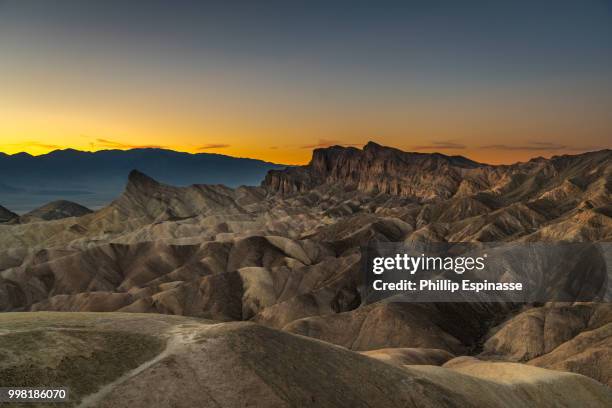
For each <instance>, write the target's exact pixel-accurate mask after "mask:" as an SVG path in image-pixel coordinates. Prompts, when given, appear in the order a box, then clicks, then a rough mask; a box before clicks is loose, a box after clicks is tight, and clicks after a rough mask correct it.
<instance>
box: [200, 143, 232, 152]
mask: <svg viewBox="0 0 612 408" xmlns="http://www.w3.org/2000/svg"><path fill="white" fill-rule="evenodd" d="M226 147H230V145H228V144H221V143H209V144H207V145H204V146H200V147H198V150H209V149H225V148H226Z"/></svg>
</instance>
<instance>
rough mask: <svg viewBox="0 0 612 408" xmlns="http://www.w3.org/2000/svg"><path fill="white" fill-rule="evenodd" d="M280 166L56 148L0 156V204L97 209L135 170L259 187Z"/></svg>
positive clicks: (18, 208) (21, 208)
mask: <svg viewBox="0 0 612 408" xmlns="http://www.w3.org/2000/svg"><path fill="white" fill-rule="evenodd" d="M283 167H286V166H284V165H279V164H274V163H268V162H265V161H261V160H254V159H244V158H236V157H230V156H224V155H220V154H209V153H198V154H190V153H183V152H176V151H172V150H164V149H132V150H127V151H122V150H103V151H98V152H83V151H78V150H73V149H66V150H56V151H53V152H51V153H48V154H44V155H41V156H32V155H29V154H27V153H18V154H14V155H7V154H4V153H0V195H1V197H2V199H1V204H2V205H3V206H5V207H6V208H8V209H9V210H11V211H13V212H17V213H24V212H27V211H30V210H32V209H34V208H37V207H39V206H41V205H43V204H46V203H48V202H49V201H53V200H60V199H70V200H74V201H77V202H79V203H81V204H83V205H85V206H87V207H90V208H93V209H96V208H100V207H102V206H103V205H106V204H108V203H109V202H110V201H111V200H112V199H114V198H115V197H117V196H118V195H119V194H120V193H121V191H122V190H123V187H124V186H125V180H126V178H127V175H128V174H129V172H130V171H131V170H132V169H138V170H140V171H142V172H144V173H146V174H149V175H151V176H153V177H155V178H156V179H157V180H160V181H163V182H165V183H169V184H173V185H179V186H186V185H191V184H224V185H227V186H230V187H236V186H239V185H258V184H259V183H260V182H261V181H262V179H263V178H264V177H265V175H266V173H267V172H268V170H272V169H280V168H283Z"/></svg>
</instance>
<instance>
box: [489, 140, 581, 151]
mask: <svg viewBox="0 0 612 408" xmlns="http://www.w3.org/2000/svg"><path fill="white" fill-rule="evenodd" d="M480 148H481V149H493V150H530V151H539V150H543V151H552V150H567V149H568V148H569V147H568V146H567V145H563V144H558V143H550V142H531V143H528V144H524V145H507V144H492V145H485V146H481V147H480Z"/></svg>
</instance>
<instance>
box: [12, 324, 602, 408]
mask: <svg viewBox="0 0 612 408" xmlns="http://www.w3.org/2000/svg"><path fill="white" fill-rule="evenodd" d="M0 323H1V324H0V327H2V332H3V335H2V336H0V341H1V342H2V347H1V348H0V350H2V353H3V355H2V358H0V378H2V379H3V383H4V381H5V380H6V379H11V381H17V380H18V379H19V378H20V377H18V376H15V373H24V372H25V370H26V368H27V369H28V370H29V371H28V372H29V373H31V375H30V376H28V377H27V381H28V385H36V384H40V385H42V384H50V383H53V384H52V385H68V386H70V387H71V391H72V395H73V400H72V401H71V402H72V405H76V404H77V403H80V404H81V406H95V407H123V406H130V407H149V406H157V407H170V406H172V407H193V406H199V407H218V406H224V407H238V406H241V407H242V406H254V407H297V406H300V407H302V406H317V407H372V406H376V407H413V406H419V407H429V406H431V407H434V406H435V407H454V406H463V407H488V406H500V407H515V406H523V407H530V406H534V407H535V406H538V407H542V406H544V407H545V406H550V407H553V406H555V407H557V406H576V407H578V406H579V407H585V406H592V407H600V406H601V407H604V406H609V404H610V402H612V392H611V391H610V389H609V388H608V387H606V386H604V385H601V384H599V383H597V382H596V381H594V380H592V379H589V378H587V377H584V376H581V375H577V374H568V373H559V372H556V371H551V370H546V369H542V368H538V367H530V366H525V365H522V364H516V363H490V362H486V363H485V362H481V363H478V364H481V365H477V364H475V363H473V362H472V363H471V364H472V365H476V367H477V369H473V370H472V369H470V367H469V364H467V365H466V363H461V361H460V362H459V363H453V361H452V360H451V362H449V363H447V365H448V366H449V367H450V368H441V367H434V366H403V367H400V366H397V365H394V364H387V363H384V362H381V361H379V360H377V359H374V358H370V357H366V356H364V355H361V354H359V353H355V352H352V351H349V350H347V349H345V348H342V347H339V346H334V345H331V344H328V343H325V342H321V341H317V340H313V339H308V338H305V337H302V336H296V335H292V334H289V333H285V332H281V331H277V330H274V329H271V328H267V327H264V326H260V325H257V324H253V323H244V322H236V323H212V322H209V321H205V320H201V319H194V318H185V317H176V316H163V315H154V314H147V315H142V314H124V313H104V314H102V313H6V314H2V315H0ZM7 339H9V340H7ZM18 339H20V340H19V341H18ZM60 339H61V340H62V341H61V342H59V340H60ZM24 344H29V345H31V347H28V348H27V349H26V348H23V345H24ZM87 344H89V347H85V346H86V345H87ZM49 347H50V348H52V349H53V353H49V352H48V348H49ZM136 350H138V352H136ZM455 360H456V359H455ZM508 365H511V366H512V367H510V368H511V370H510V368H509V367H508ZM96 367H97V368H98V369H93V368H96ZM508 372H512V374H511V375H510V374H504V373H508ZM500 373H501V374H500ZM49 379H53V381H49ZM21 380H22V381H25V380H26V378H25V376H24V377H23V378H21Z"/></svg>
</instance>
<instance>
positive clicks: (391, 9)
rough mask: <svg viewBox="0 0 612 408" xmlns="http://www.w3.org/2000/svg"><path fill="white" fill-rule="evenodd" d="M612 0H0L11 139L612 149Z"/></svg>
mask: <svg viewBox="0 0 612 408" xmlns="http://www.w3.org/2000/svg"><path fill="white" fill-rule="evenodd" d="M611 113H612V1H610V0H607V1H604V0H584V1H577V0H576V1H565V0H555V1H538V0H531V1H505V2H502V1H495V0H489V1H470V0H466V1H460V2H458V1H438V0H428V1H409V0H405V1H384V0H378V1H359V0H353V1H341V0H337V1H317V0H311V1H291V0H285V1H275V0H269V1H231V0H225V1H218V2H212V1H204V0H202V1H185V0H175V1H156V0H149V1H140V0H132V1H117V0H105V1H88V0H77V1H71V0H66V1H58V0H46V1H42V0H39V1H35V0H0V151H2V152H5V153H9V154H13V153H16V152H20V151H26V152H28V153H31V154H43V153H46V152H49V151H52V150H55V149H63V148H75V149H79V150H101V149H129V148H132V147H147V146H149V147H163V148H169V149H174V150H180V151H187V152H194V153H195V152H202V153H207V152H208V153H221V154H227V155H231V156H239V157H252V158H259V159H263V160H268V161H272V162H277V163H286V164H299V163H306V162H308V160H309V159H310V157H311V153H312V149H313V148H316V147H325V146H329V145H334V144H340V145H347V146H348V145H351V146H361V145H363V144H365V143H366V142H367V141H369V140H373V141H376V142H378V143H380V144H383V145H388V146H393V147H397V148H400V149H402V150H407V151H419V152H434V151H437V152H440V153H444V154H449V155H464V156H467V157H469V158H472V159H474V160H478V161H481V162H487V163H512V162H516V161H524V160H528V159H530V158H532V157H536V156H545V157H548V156H551V155H558V154H576V153H580V152H583V151H589V150H598V149H602V148H610V147H611V140H612V114H611Z"/></svg>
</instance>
